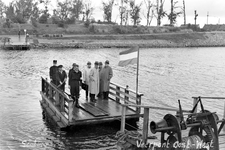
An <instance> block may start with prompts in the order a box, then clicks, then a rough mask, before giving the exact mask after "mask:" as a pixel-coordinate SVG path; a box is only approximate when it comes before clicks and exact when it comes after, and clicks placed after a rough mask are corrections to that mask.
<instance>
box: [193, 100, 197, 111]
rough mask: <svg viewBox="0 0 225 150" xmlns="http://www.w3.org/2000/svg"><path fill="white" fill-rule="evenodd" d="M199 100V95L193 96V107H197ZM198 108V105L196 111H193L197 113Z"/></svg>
mask: <svg viewBox="0 0 225 150" xmlns="http://www.w3.org/2000/svg"><path fill="white" fill-rule="evenodd" d="M197 102H198V98H197V97H194V98H193V108H194V107H195V105H196V104H197ZM197 110H198V106H197V107H196V108H195V110H194V112H193V113H197Z"/></svg>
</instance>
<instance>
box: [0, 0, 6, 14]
mask: <svg viewBox="0 0 225 150" xmlns="http://www.w3.org/2000/svg"><path fill="white" fill-rule="evenodd" d="M4 13H5V4H4V2H3V1H2V0H0V18H3V17H4Z"/></svg>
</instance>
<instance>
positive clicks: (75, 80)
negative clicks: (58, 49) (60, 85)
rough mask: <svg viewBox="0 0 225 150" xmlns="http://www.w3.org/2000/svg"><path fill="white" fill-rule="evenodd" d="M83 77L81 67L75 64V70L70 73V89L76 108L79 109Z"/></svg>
mask: <svg viewBox="0 0 225 150" xmlns="http://www.w3.org/2000/svg"><path fill="white" fill-rule="evenodd" d="M81 77H82V73H81V71H79V66H78V65H77V64H75V63H74V64H73V68H72V69H70V71H69V88H70V94H71V96H72V98H73V99H74V100H75V101H76V106H77V107H78V106H79V104H78V99H79V97H80V88H81V84H82V81H81Z"/></svg>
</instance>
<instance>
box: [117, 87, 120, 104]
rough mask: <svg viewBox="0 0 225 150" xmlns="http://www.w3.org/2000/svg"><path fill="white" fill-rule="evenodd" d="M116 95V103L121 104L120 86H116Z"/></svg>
mask: <svg viewBox="0 0 225 150" xmlns="http://www.w3.org/2000/svg"><path fill="white" fill-rule="evenodd" d="M116 95H117V96H118V97H116V101H117V102H118V103H119V102H120V98H119V96H120V87H119V86H116Z"/></svg>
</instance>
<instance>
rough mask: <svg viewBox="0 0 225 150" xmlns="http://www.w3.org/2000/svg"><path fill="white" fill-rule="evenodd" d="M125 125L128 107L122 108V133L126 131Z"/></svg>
mask: <svg viewBox="0 0 225 150" xmlns="http://www.w3.org/2000/svg"><path fill="white" fill-rule="evenodd" d="M125 124H126V106H122V116H121V127H120V131H121V132H124V131H125Z"/></svg>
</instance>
